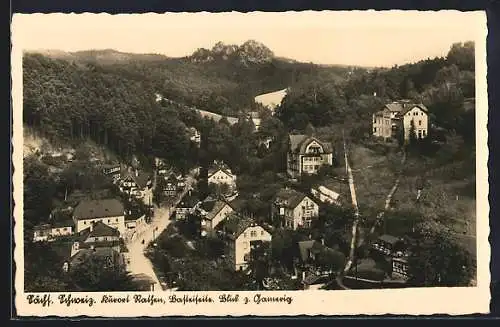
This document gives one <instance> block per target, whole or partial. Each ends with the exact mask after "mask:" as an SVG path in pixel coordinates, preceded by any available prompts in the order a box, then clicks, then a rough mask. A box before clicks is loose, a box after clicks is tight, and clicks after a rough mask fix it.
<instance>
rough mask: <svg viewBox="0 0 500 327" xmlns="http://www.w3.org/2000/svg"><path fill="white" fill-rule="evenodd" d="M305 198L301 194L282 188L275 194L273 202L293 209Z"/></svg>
mask: <svg viewBox="0 0 500 327" xmlns="http://www.w3.org/2000/svg"><path fill="white" fill-rule="evenodd" d="M305 197H306V195H305V194H304V193H302V192H299V191H296V190H294V189H290V188H282V189H281V190H279V191H278V193H276V196H275V197H274V200H275V202H278V203H279V204H280V205H282V206H284V207H287V208H290V209H294V208H296V207H297V206H298V205H299V203H300V202H301V201H302V200H303V199H304V198H305Z"/></svg>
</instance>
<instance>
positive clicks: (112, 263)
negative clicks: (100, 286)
mask: <svg viewBox="0 0 500 327" xmlns="http://www.w3.org/2000/svg"><path fill="white" fill-rule="evenodd" d="M92 258H94V259H97V260H96V262H99V263H101V264H102V266H101V267H100V268H101V269H103V270H105V269H119V270H124V269H126V268H125V267H126V265H125V258H124V256H123V253H120V252H119V251H117V250H116V249H115V248H111V247H97V248H81V249H80V250H78V251H77V252H75V253H74V254H73V255H72V256H71V257H70V258H68V260H66V261H64V264H63V267H62V268H63V271H64V272H66V273H68V272H70V271H72V270H75V269H76V268H78V267H79V266H80V265H82V264H83V263H84V262H85V261H87V260H88V259H92Z"/></svg>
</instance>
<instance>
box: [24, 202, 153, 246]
mask: <svg viewBox="0 0 500 327" xmlns="http://www.w3.org/2000/svg"><path fill="white" fill-rule="evenodd" d="M68 209H69V212H70V214H69V215H70V217H71V218H70V219H65V220H56V221H50V223H46V224H41V225H38V226H35V227H34V230H33V241H34V242H41V241H49V242H50V241H55V240H57V239H58V238H60V237H65V236H70V235H73V234H77V233H80V232H82V231H83V230H85V229H87V228H89V227H92V226H93V224H95V223H103V224H105V225H107V226H109V227H110V228H113V229H116V230H117V231H118V232H119V233H120V234H123V233H125V231H127V230H131V229H134V228H136V227H137V226H140V225H142V224H145V221H146V220H145V213H143V212H140V211H138V210H132V209H125V206H124V205H123V203H122V201H121V200H119V199H115V198H109V199H100V200H82V201H80V202H79V203H78V205H77V206H76V207H75V208H71V207H69V208H65V209H64V210H68ZM49 220H50V219H49Z"/></svg>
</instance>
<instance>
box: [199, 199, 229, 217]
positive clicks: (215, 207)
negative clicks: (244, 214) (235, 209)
mask: <svg viewBox="0 0 500 327" xmlns="http://www.w3.org/2000/svg"><path fill="white" fill-rule="evenodd" d="M225 206H229V204H228V203H226V202H224V201H220V200H217V201H215V203H214V204H213V206H212V210H210V211H209V212H208V214H207V215H206V216H205V217H204V219H207V220H212V219H214V218H215V216H217V214H218V213H219V212H220V211H221V210H222V209H223V208H224V207H225Z"/></svg>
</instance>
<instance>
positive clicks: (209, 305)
mask: <svg viewBox="0 0 500 327" xmlns="http://www.w3.org/2000/svg"><path fill="white" fill-rule="evenodd" d="M486 36H487V27H486V15H485V13H483V12H459V11H433V12H419V11H352V12H350V11H338V12H332V11H322V12H313V11H305V12H283V13H270V12H268V13H263V12H253V13H238V12H231V13H229V12H228V13H207V12H204V13H165V14H137V15H110V14H30V15H21V14H19V15H18V14H15V15H14V16H13V21H12V46H13V49H12V81H13V89H12V94H13V118H14V128H13V144H14V154H13V160H14V168H15V170H14V175H13V178H14V199H15V206H14V214H13V219H14V230H15V239H14V241H15V244H13V246H14V247H15V258H14V259H15V271H14V274H15V291H16V294H15V306H16V310H17V313H18V315H20V316H38V317H42V316H60V317H75V316H90V317H98V316H102V317H134V316H152V317H160V316H194V315H202V316H244V315H259V316H280V315H284V316H293V315H358V314H368V315H379V314H410V315H430V314H451V315H459V314H471V313H486V312H488V311H489V301H490V293H489V285H490V273H489V262H490V245H489V243H488V235H489V223H488V218H489V206H488V198H487V195H488V171H487V159H488V147H487V135H488V133H487V128H486V126H487V114H488V102H487V83H486V69H487V67H486Z"/></svg>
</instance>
